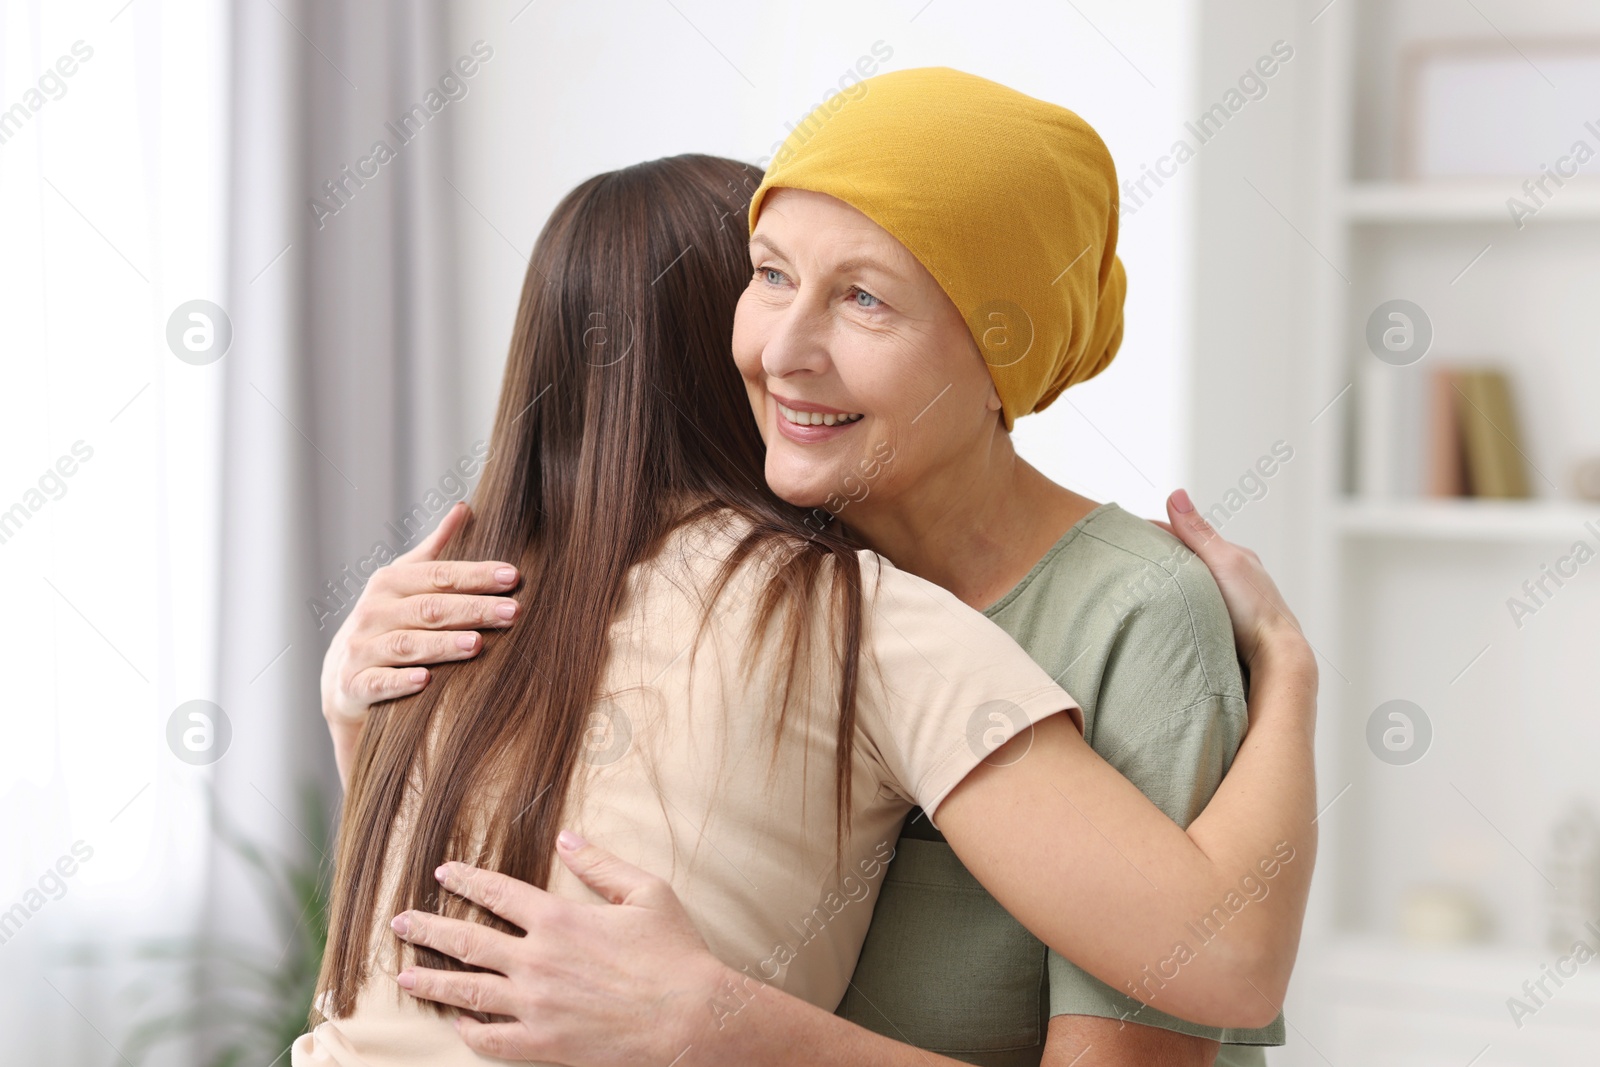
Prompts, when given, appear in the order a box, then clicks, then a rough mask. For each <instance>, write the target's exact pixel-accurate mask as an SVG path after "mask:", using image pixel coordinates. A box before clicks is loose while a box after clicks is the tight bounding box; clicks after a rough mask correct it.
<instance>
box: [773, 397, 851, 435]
mask: <svg viewBox="0 0 1600 1067" xmlns="http://www.w3.org/2000/svg"><path fill="white" fill-rule="evenodd" d="M772 402H773V404H774V405H775V406H776V407H777V409H778V418H777V423H778V432H779V433H781V434H783V436H785V437H787V438H789V440H791V441H798V442H800V443H801V444H815V443H817V442H819V441H829V440H832V439H833V438H835V437H838V436H839V435H840V434H842V433H845V432H847V431H848V430H849V429H850V427H852V426H854V425H855V424H856V423H858V422H860V421H861V420H862V419H863V418H865V416H864V415H863V414H861V413H860V412H851V411H836V410H833V409H831V408H830V409H828V410H825V411H813V410H804V411H802V410H800V409H799V408H795V407H790V406H789V405H788V404H785V403H784V402H783V401H781V400H779V399H778V398H777V397H775V396H774V397H773V398H772ZM793 403H796V404H801V403H803V402H802V401H793ZM804 406H805V407H806V408H807V409H811V408H817V407H821V406H822V405H820V404H805V405H804Z"/></svg>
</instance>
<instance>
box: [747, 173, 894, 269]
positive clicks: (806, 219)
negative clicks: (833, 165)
mask: <svg viewBox="0 0 1600 1067" xmlns="http://www.w3.org/2000/svg"><path fill="white" fill-rule="evenodd" d="M750 248H751V252H752V253H755V252H758V251H761V250H768V251H771V252H773V253H776V254H778V255H781V256H783V257H784V258H786V259H790V260H793V261H796V262H807V263H811V264H813V265H821V266H826V267H828V268H829V269H832V270H836V271H846V270H850V269H853V268H858V267H877V268H879V269H881V270H884V271H887V272H889V273H892V274H894V275H897V276H900V277H904V278H908V279H909V278H912V277H916V276H917V275H920V274H923V273H925V272H924V271H923V270H922V269H921V264H920V263H919V262H918V261H917V258H916V256H915V255H913V254H912V252H911V250H910V249H908V248H907V247H906V246H905V245H903V244H901V243H900V241H899V240H898V239H896V238H895V236H894V235H893V234H891V233H890V232H889V231H888V230H886V229H884V228H883V227H882V226H879V225H878V224H877V223H876V222H873V221H872V220H871V219H870V218H868V217H867V216H866V215H865V214H863V213H862V212H860V211H858V210H857V209H856V208H854V207H852V206H851V205H849V204H847V203H845V202H844V201H843V200H840V199H838V198H837V197H832V196H829V195H828V194H826V193H817V192H812V191H811V190H809V189H790V188H784V187H779V188H774V189H772V190H771V191H770V192H769V193H768V194H767V198H766V201H765V202H764V203H763V204H762V205H761V215H760V217H759V218H758V219H757V220H756V226H755V230H754V232H753V233H752V234H751V236H750Z"/></svg>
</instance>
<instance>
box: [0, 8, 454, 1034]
mask: <svg viewBox="0 0 1600 1067" xmlns="http://www.w3.org/2000/svg"><path fill="white" fill-rule="evenodd" d="M441 6H442V0H441V2H440V3H436V2H435V0H405V2H397V3H379V2H378V0H366V2H356V0H346V2H336V3H334V2H319V3H312V2H310V0H302V2H299V3H296V2H290V0H234V2H229V0H190V2H184V3H177V2H168V3H163V2H162V0H131V2H129V0H108V2H105V3H100V4H83V5H77V4H74V5H67V4H46V3H42V2H27V0H8V2H7V3H6V4H5V7H4V16H3V19H0V109H5V110H0V361H3V369H4V382H5V388H4V391H3V393H0V396H3V398H4V400H5V403H6V408H7V410H6V412H5V417H3V418H0V582H3V583H4V588H6V589H7V590H8V592H9V593H10V599H9V606H10V609H11V610H9V611H6V612H4V613H0V617H3V622H0V626H3V628H4V629H3V630H0V648H4V649H5V664H6V667H7V668H8V669H7V670H6V676H7V683H8V694H7V695H8V698H9V699H8V701H7V707H6V715H5V720H4V721H5V722H6V725H7V730H8V734H9V736H8V737H7V738H6V743H5V744H0V1035H4V1036H3V1040H4V1043H5V1046H6V1049H5V1054H4V1057H3V1058H4V1059H5V1060H6V1062H19V1063H20V1062H49V1063H63V1064H66V1063H84V1064H89V1063H94V1064H100V1063H106V1062H121V1060H120V1059H119V1057H120V1056H121V1055H122V1051H121V1050H122V1049H123V1047H125V1046H126V1045H127V1042H128V1035H129V1034H130V1032H131V1028H132V1027H133V1025H134V1024H135V1023H136V1022H137V1021H138V1020H140V1019H142V1018H148V1017H149V1015H150V1012H151V1010H152V1008H151V1006H150V1005H149V1004H140V1003H138V1002H136V1000H135V999H133V998H130V997H129V996H127V995H126V994H127V993H128V992H129V991H130V990H131V989H133V988H135V987H137V986H140V985H143V986H144V987H146V989H147V990H148V989H149V988H150V987H152V986H154V987H156V988H157V989H158V990H159V991H160V995H161V996H164V997H166V998H167V999H168V1000H169V1001H172V1000H182V999H183V998H184V997H186V996H189V995H190V994H191V993H192V992H194V991H196V990H198V989H200V988H206V989H214V988H216V987H217V984H218V983H219V982H221V981H222V980H223V978H224V975H223V974H222V972H220V971H218V970H215V969H206V968H199V969H198V971H197V970H196V969H194V968H190V969H189V970H188V971H187V972H185V971H184V970H183V969H179V970H176V971H174V970H173V969H170V968H167V969H162V970H159V971H157V970H152V969H151V968H150V966H149V965H147V964H144V963H141V962H139V961H138V960H137V959H135V958H134V957H133V956H132V949H133V948H134V947H135V946H137V945H140V944H147V943H148V942H149V941H150V940H151V939H152V938H154V937H157V936H167V935H170V936H189V935H197V934H210V935H213V936H226V937H228V938H231V939H233V940H243V941H246V942H253V943H255V944H256V946H257V947H258V948H259V949H260V950H261V957H260V958H261V959H262V960H263V961H264V963H265V965H266V966H268V967H269V968H270V967H271V966H272V964H273V960H274V958H278V959H280V960H281V958H282V953H283V949H284V941H285V931H284V929H283V927H282V925H281V924H277V925H274V924H273V923H271V922H269V921H267V916H268V909H267V908H266V905H265V902H264V901H263V899H262V897H261V895H260V893H259V892H258V889H257V887H256V885H255V884H254V883H253V882H252V881H251V879H250V878H249V877H248V875H247V873H246V872H245V870H244V867H243V866H242V865H241V864H240V863H239V862H238V861H237V859H236V858H235V857H234V855H233V853H232V852H230V850H229V849H227V848H224V847H222V846H220V845H219V843H218V837H217V834H216V829H217V827H218V826H219V825H223V824H225V825H228V826H232V827H234V828H236V829H237V830H238V831H239V832H240V833H242V834H243V835H245V836H247V837H248V838H250V839H251V840H253V841H255V842H257V843H258V844H260V845H261V846H262V847H263V848H265V849H266V850H267V851H268V852H269V853H271V854H274V855H279V854H281V855H284V856H303V855H308V854H309V855H312V856H313V858H314V859H315V860H316V861H317V862H319V863H321V862H323V857H322V856H321V855H320V854H318V853H317V852H316V850H315V846H314V844H313V842H316V841H318V840H319V839H320V833H319V830H325V829H326V826H327V825H328V824H329V822H330V821H331V819H332V812H331V810H329V809H328V808H324V809H323V810H321V811H316V812H306V811H304V810H302V809H301V808H300V807H299V806H298V801H297V797H298V795H299V791H300V790H301V789H302V788H303V787H304V786H306V785H319V786H320V787H321V788H322V790H323V794H324V797H325V799H326V800H327V801H328V802H329V804H330V805H331V803H332V802H334V801H336V799H337V797H336V790H335V788H334V787H335V786H336V779H335V778H334V776H333V773H332V761H331V758H330V757H329V755H328V753H327V746H326V741H325V738H324V734H323V730H322V724H321V719H320V715H319V714H318V698H317V671H318V667H319V664H320V660H321V656H322V652H323V649H324V648H325V647H326V642H327V640H328V638H329V637H330V636H331V635H332V632H333V629H334V627H335V626H336V625H337V622H338V621H339V620H340V619H341V618H343V616H344V613H345V610H346V605H347V604H348V602H349V600H350V599H353V596H354V593H355V592H356V591H357V590H358V589H359V586H360V584H361V580H362V579H363V577H364V573H365V572H366V571H367V570H370V561H371V560H372V559H374V558H380V559H381V557H382V556H383V555H384V553H385V552H392V551H399V550H403V549H404V548H405V547H408V545H409V544H410V543H414V541H415V536H414V533H415V532H420V530H421V529H422V528H424V527H431V525H432V524H433V521H434V520H435V518H436V516H437V514H438V512H439V511H442V506H443V505H444V504H445V503H448V501H449V500H450V499H457V498H459V497H460V496H462V495H464V493H465V491H466V486H465V484H464V482H463V481H462V480H461V479H460V478H459V476H458V475H456V474H455V473H454V468H455V465H456V462H457V460H458V459H459V458H460V457H462V456H464V455H470V454H471V453H472V450H473V445H474V442H475V441H476V440H478V439H479V438H481V437H482V436H483V434H484V432H485V430H484V428H475V430H474V431H473V432H466V431H464V430H462V429H461V427H460V423H461V419H460V417H459V415H458V407H459V401H458V390H457V388H456V385H455V382H456V380H457V377H458V375H457V374H456V371H455V354H454V352H453V347H454V341H455V338H454V325H453V320H452V318H451V315H450V309H451V307H452V306H453V305H454V302H455V299H456V295H457V294H456V291H455V288H454V281H453V279H454V277H455V271H454V254H453V251H452V243H451V233H452V223H453V221H454V216H455V212H456V211H457V210H458V208H457V206H456V203H455V201H454V199H453V197H454V195H455V194H453V193H452V191H451V189H450V187H449V185H448V183H447V182H446V181H445V179H444V171H443V161H445V160H447V159H448V158H449V156H450V138H451V136H452V135H451V129H450V127H451V119H452V117H453V116H452V115H451V113H450V108H449V106H448V105H449V104H450V103H451V102H452V96H451V86H450V84H446V85H445V86H444V87H443V88H442V89H441V88H439V87H440V84H441V77H442V76H443V75H445V74H446V73H448V72H449V71H450V70H451V69H452V67H453V65H454V64H455V63H456V61H457V60H458V59H459V58H460V57H461V56H464V55H466V56H470V55H471V46H472V42H470V41H464V42H455V41H450V40H447V39H446V37H445V35H444V33H443V18H442V14H441ZM457 80H458V81H459V80H460V76H459V75H458V76H457ZM436 89H437V90H438V91H437V92H433V93H432V95H431V96H430V91H431V90H436ZM436 101H440V102H441V103H439V106H437V107H435V106H434V104H435V102H436ZM413 105H419V106H420V107H421V108H422V111H421V112H417V111H415V110H414V109H413ZM407 115H409V116H410V119H411V121H410V125H405V124H404V122H403V121H402V120H403V118H404V117H405V116H407ZM393 122H401V123H402V126H403V127H404V132H405V133H406V134H408V136H407V137H406V138H405V139H404V140H403V141H402V140H401V139H400V138H397V137H396V135H395V134H394V133H393V132H391V131H390V126H389V124H390V123H393ZM380 139H384V140H389V141H390V142H393V143H394V147H395V148H396V149H397V151H395V152H394V153H393V154H392V155H391V157H390V158H389V159H387V160H386V161H385V162H384V163H383V164H382V166H381V168H380V169H378V170H377V171H376V173H374V174H372V175H371V176H370V177H368V178H366V179H364V180H363V181H362V182H360V183H356V182H352V181H349V180H347V176H348V173H349V170H348V168H358V167H359V164H360V161H361V160H362V159H363V158H365V157H370V155H371V154H372V152H373V148H374V143H375V142H376V141H378V140H380ZM330 182H332V183H336V188H337V190H339V191H338V192H330V190H329V188H328V183H330ZM319 203H320V204H321V207H320V208H319V207H318V206H317V205H318V204H319ZM380 546H381V548H380ZM90 953H92V954H93V955H94V956H97V957H99V959H100V962H99V963H98V964H96V965H94V966H89V965H86V964H85V962H84V958H83V957H84V956H85V955H86V954H90ZM202 983H203V985H202ZM206 1044H207V1042H206V1041H204V1040H200V1041H188V1042H179V1043H178V1044H176V1045H174V1046H171V1047H168V1048H163V1049H162V1050H161V1051H160V1052H159V1053H158V1054H157V1055H156V1057H155V1059H156V1062H162V1063H182V1062H198V1061H199V1059H200V1058H201V1057H202V1056H203V1055H204V1053H205V1052H206V1051H207V1049H206ZM267 1058H268V1059H270V1057H267ZM263 1062H265V1060H263Z"/></svg>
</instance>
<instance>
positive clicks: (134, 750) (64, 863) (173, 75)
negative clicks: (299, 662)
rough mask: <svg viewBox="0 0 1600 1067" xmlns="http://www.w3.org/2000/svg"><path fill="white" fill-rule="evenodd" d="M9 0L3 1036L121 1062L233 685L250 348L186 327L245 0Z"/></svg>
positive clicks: (196, 887) (197, 288)
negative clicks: (169, 741) (232, 42)
mask: <svg viewBox="0 0 1600 1067" xmlns="http://www.w3.org/2000/svg"><path fill="white" fill-rule="evenodd" d="M171 7H172V5H165V6H164V5H161V4H159V3H156V2H153V0H141V2H140V4H138V5H135V6H133V7H129V8H122V6H121V4H120V3H119V4H95V5H78V4H42V3H39V4H25V3H8V4H7V5H6V6H5V9H4V18H3V22H0V34H3V40H0V107H4V108H6V110H5V111H4V112H3V113H0V219H3V222H0V309H3V310H0V351H3V353H4V355H3V362H4V381H5V389H4V394H3V395H4V398H5V407H6V411H5V415H4V417H3V418H0V509H3V513H0V583H3V585H4V588H5V589H6V590H7V592H8V594H9V596H8V598H7V599H8V607H9V610H7V611H6V612H4V613H0V648H4V649H5V662H6V670H5V676H6V686H7V701H6V714H5V717H4V721H5V723H6V728H7V734H8V736H7V738H6V743H5V744H3V745H0V994H3V995H0V1033H3V1034H4V1035H5V1038H4V1040H5V1044H6V1055H5V1058H6V1059H7V1060H8V1061H9V1062H18V1063H21V1062H51V1063H75V1062H83V1063H89V1062H94V1063H100V1062H105V1061H106V1060H107V1059H108V1058H111V1059H114V1058H115V1055H116V1054H115V1053H114V1052H113V1051H112V1047H111V1046H114V1045H115V1044H116V1043H118V1041H119V1037H118V1035H119V1034H120V1033H121V1032H122V1031H123V1029H124V1028H125V1025H126V1023H127V1015H126V1010H127V1005H126V1004H125V1003H124V1002H123V999H122V998H121V997H120V996H119V995H118V994H119V991H120V990H122V989H123V988H124V987H125V986H126V985H127V984H128V983H129V982H131V981H132V980H133V979H134V977H135V975H134V972H133V970H132V969H131V968H130V967H129V966H128V965H127V964H126V962H124V963H122V964H118V965H113V966H100V967H85V966H82V965H80V964H78V963H75V962H72V961H71V960H69V959H68V958H67V957H68V956H70V955H72V954H74V953H76V952H77V951H78V950H80V949H82V948H84V947H93V948H94V949H96V950H97V951H99V952H101V953H105V954H108V955H110V956H111V957H112V958H114V959H121V958H122V956H121V953H122V950H124V949H125V948H126V947H127V946H128V945H130V944H131V943H132V942H134V941H138V940H141V939H144V938H148V937H151V936H154V935H156V934H162V933H166V934H182V933H187V932H192V931H193V930H194V928H195V921H196V916H197V915H199V914H200V911H201V905H202V902H203V891H204V878H205V867H206V858H207V852H206V848H205V842H206V840H207V831H206V825H205V809H204V807H203V805H202V804H200V803H199V802H198V801H199V798H200V797H201V796H203V790H204V788H205V787H206V785H207V782H208V779H209V776H210V774H211V773H212V772H211V770H210V769H209V768H206V767H203V766H193V765H188V764H183V763H180V762H178V761H177V760H175V759H174V758H173V755H172V753H171V751H170V750H169V749H168V747H167V745H166V742H165V731H166V722H167V720H168V718H169V716H170V715H171V713H172V712H173V710H174V709H176V708H177V706H178V705H179V704H181V703H183V702H185V701H187V700H191V699H195V698H202V697H211V696H214V694H215V690H216V684H217V673H216V661H215V656H214V642H213V639H212V635H213V634H214V632H215V624H216V617H217V601H216V595H217V585H216V581H215V573H216V566H215V564H216V560H217V559H218V550H219V546H218V537H217V519H218V512H217V508H218V495H217V487H218V482H219V473H220V470H221V460H222V455H221V441H222V438H221V425H222V418H221V415H222V406H221V405H222V399H223V389H222V385H223V377H222V376H223V374H224V367H223V366H222V365H220V364H210V365H196V364H193V363H186V362H183V361H180V360H179V359H177V358H175V357H174V355H173V353H172V351H171V350H170V349H169V348H168V347H167V344H166V338H165V324H166V320H167V319H168V317H169V315H170V313H171V311H172V310H173V309H174V308H175V307H176V306H177V305H179V304H181V303H183V302H185V301H189V300H193V299H210V300H212V301H217V300H220V299H222V296H223V291H224V280H223V279H224V276H223V240H222V237H223V233H224V226H223V223H224V214H223V211H224V200H223V191H224V174H225V170H224V166H223V161H224V153H223V150H222V146H223V121H224V115H223V113H222V111H221V108H220V105H221V102H222V100H223V93H222V92H221V89H222V88H223V86H224V85H225V77H224V74H225V70H226V53H227V48H226V41H227V37H226V31H227V25H226V11H225V9H224V5H223V4H221V3H220V2H197V3H192V4H186V5H183V9H184V14H183V17H182V18H177V17H174V16H173V15H172V13H171V10H170V9H171Z"/></svg>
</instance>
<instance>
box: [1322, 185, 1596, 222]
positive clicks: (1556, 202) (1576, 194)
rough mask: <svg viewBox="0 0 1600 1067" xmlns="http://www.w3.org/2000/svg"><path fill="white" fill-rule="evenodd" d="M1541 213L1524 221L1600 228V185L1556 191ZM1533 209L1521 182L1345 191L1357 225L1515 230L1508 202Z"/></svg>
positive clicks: (1361, 187) (1368, 187) (1351, 218)
mask: <svg viewBox="0 0 1600 1067" xmlns="http://www.w3.org/2000/svg"><path fill="white" fill-rule="evenodd" d="M1551 194H1552V195H1550V196H1548V197H1545V198H1544V201H1545V203H1544V205H1543V206H1542V207H1539V208H1538V209H1537V212H1536V213H1535V214H1534V215H1532V216H1528V217H1525V219H1524V222H1525V224H1526V225H1529V226H1534V225H1537V224H1538V223H1541V222H1545V221H1549V220H1556V219H1559V220H1564V221H1568V222H1572V221H1589V222H1600V179H1595V178H1588V179H1585V178H1574V179H1572V180H1570V181H1568V182H1567V184H1566V185H1565V186H1563V187H1561V188H1559V189H1552V190H1551ZM1511 197H1518V198H1520V199H1522V200H1523V201H1524V202H1525V203H1529V204H1532V203H1533V201H1532V200H1530V199H1528V197H1527V195H1526V194H1525V193H1524V192H1523V190H1522V181H1521V180H1519V179H1516V178H1497V179H1483V178H1475V179H1471V180H1467V179H1463V180H1460V181H1437V180H1435V181H1427V182H1359V183H1356V184H1354V185H1349V186H1346V187H1345V190H1344V196H1343V208H1344V215H1345V218H1346V219H1347V220H1348V221H1349V222H1352V223H1358V224H1359V223H1381V222H1397V223H1429V222H1471V223H1496V222H1498V223H1504V224H1505V225H1506V226H1507V227H1508V228H1511V227H1514V225H1515V224H1514V222H1513V220H1512V217H1511V212H1510V210H1509V209H1508V208H1507V207H1506V201H1507V199H1509V198H1511Z"/></svg>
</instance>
